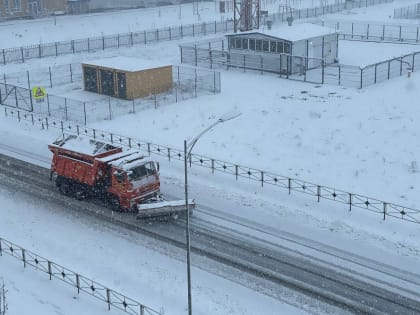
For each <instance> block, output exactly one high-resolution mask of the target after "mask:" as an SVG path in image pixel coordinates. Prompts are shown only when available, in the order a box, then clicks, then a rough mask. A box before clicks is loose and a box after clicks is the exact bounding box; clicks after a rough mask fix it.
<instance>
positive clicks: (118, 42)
mask: <svg viewBox="0 0 420 315" xmlns="http://www.w3.org/2000/svg"><path fill="white" fill-rule="evenodd" d="M117 47H118V48H120V34H118V35H117Z"/></svg>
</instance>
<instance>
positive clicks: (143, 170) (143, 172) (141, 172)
mask: <svg viewBox="0 0 420 315" xmlns="http://www.w3.org/2000/svg"><path fill="white" fill-rule="evenodd" d="M155 173H156V169H155V164H154V163H151V162H150V163H146V164H143V165H140V166H137V167H135V168H132V169H130V171H129V172H128V174H129V175H128V178H129V180H130V181H135V180H139V179H141V178H143V177H146V176H150V175H154V174H155Z"/></svg>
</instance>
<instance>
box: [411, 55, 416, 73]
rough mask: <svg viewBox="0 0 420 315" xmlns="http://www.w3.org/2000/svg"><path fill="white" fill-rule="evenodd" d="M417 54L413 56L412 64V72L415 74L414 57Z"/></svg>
mask: <svg viewBox="0 0 420 315" xmlns="http://www.w3.org/2000/svg"><path fill="white" fill-rule="evenodd" d="M415 55H416V54H413V60H412V62H411V71H412V72H414V57H415Z"/></svg>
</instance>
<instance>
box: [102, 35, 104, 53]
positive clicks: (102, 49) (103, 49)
mask: <svg viewBox="0 0 420 315" xmlns="http://www.w3.org/2000/svg"><path fill="white" fill-rule="evenodd" d="M102 50H105V36H102Z"/></svg>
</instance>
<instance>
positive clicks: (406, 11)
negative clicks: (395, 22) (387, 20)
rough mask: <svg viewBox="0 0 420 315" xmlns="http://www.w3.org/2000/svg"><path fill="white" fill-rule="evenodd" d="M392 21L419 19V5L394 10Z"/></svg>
mask: <svg viewBox="0 0 420 315" xmlns="http://www.w3.org/2000/svg"><path fill="white" fill-rule="evenodd" d="M394 19H420V3H416V4H413V5H409V6H407V7H403V8H396V9H394Z"/></svg>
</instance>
